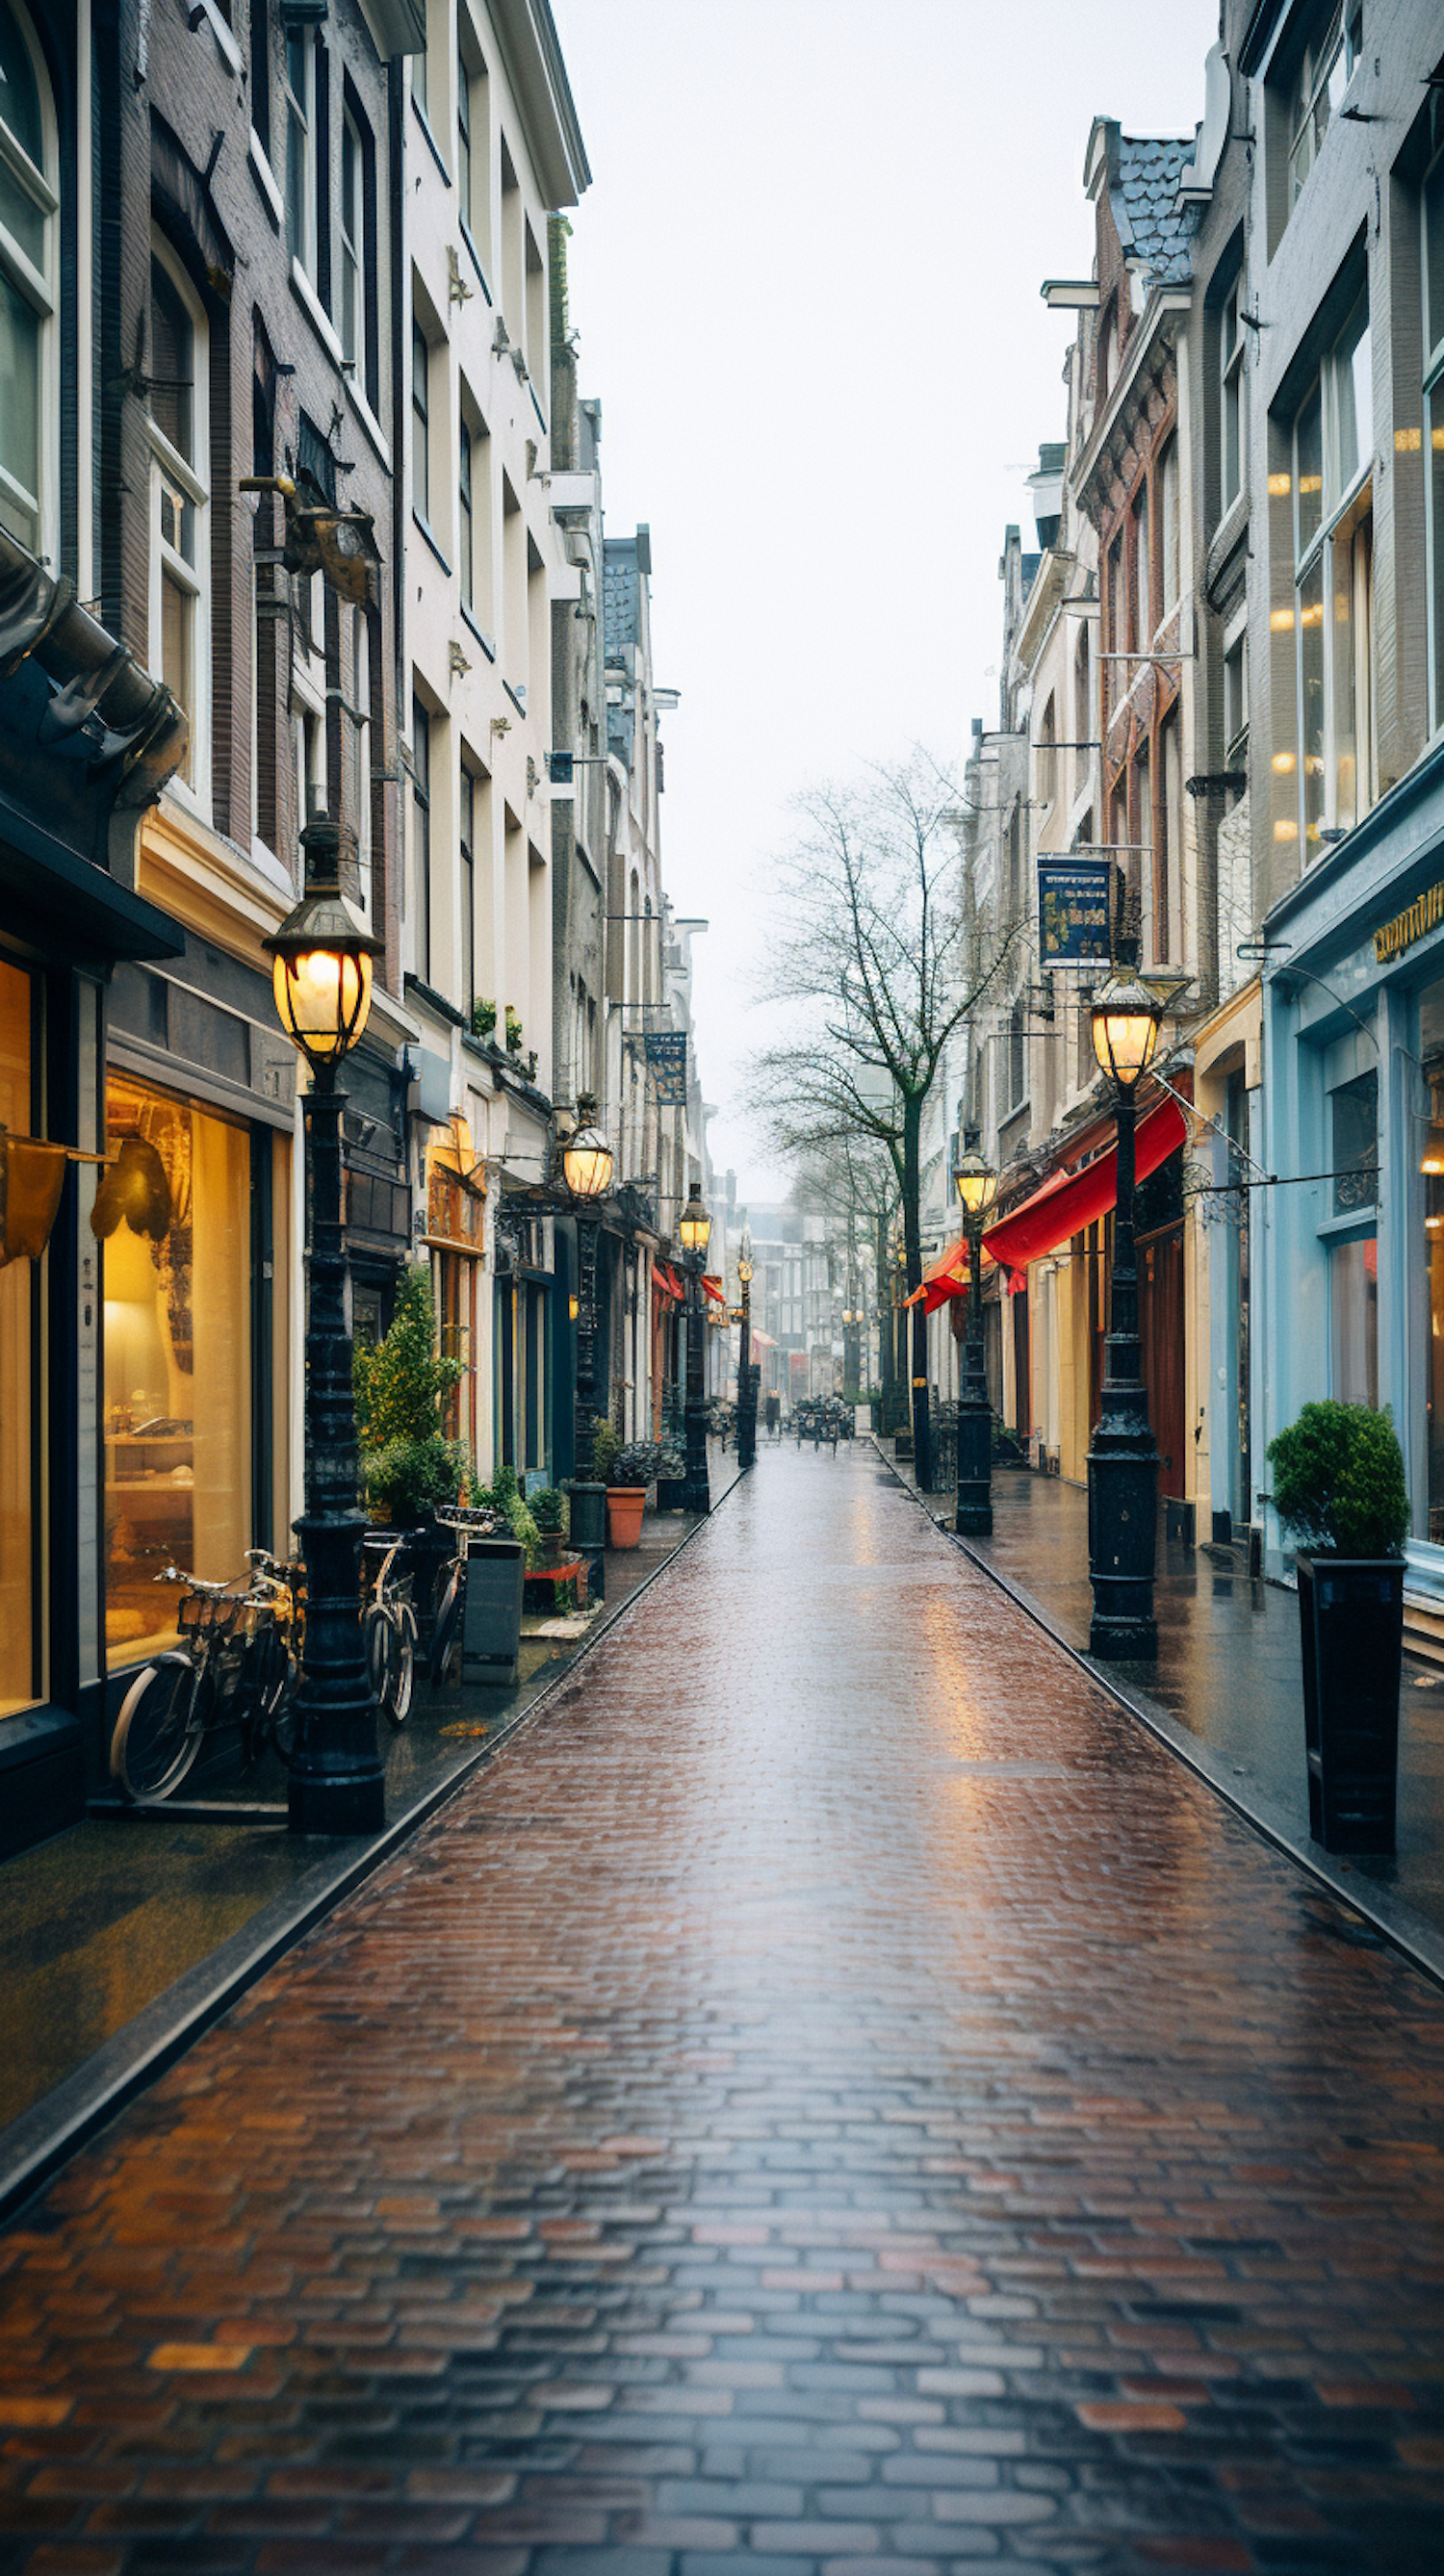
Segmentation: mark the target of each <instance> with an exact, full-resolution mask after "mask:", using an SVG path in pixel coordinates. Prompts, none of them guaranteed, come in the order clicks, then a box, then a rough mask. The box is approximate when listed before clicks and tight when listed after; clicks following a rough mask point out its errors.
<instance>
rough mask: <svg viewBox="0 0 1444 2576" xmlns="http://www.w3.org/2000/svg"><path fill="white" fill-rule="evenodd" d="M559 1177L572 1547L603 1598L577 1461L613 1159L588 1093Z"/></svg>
mask: <svg viewBox="0 0 1444 2576" xmlns="http://www.w3.org/2000/svg"><path fill="white" fill-rule="evenodd" d="M561 1161H562V1179H563V1181H564V1182H565V1184H566V1187H567V1189H568V1190H569V1191H570V1193H571V1195H572V1198H573V1199H574V1200H575V1202H576V1210H577V1299H576V1326H577V1363H576V1391H575V1396H574V1400H573V1406H572V1457H573V1463H574V1465H576V1466H577V1468H578V1473H577V1476H576V1477H575V1479H574V1481H573V1484H572V1492H571V1535H572V1544H573V1546H574V1547H575V1548H576V1549H577V1550H578V1551H579V1553H580V1554H581V1555H583V1556H584V1557H585V1558H586V1560H587V1593H588V1597H589V1598H590V1599H592V1600H601V1599H603V1598H604V1597H605V1584H606V1542H607V1522H606V1512H607V1496H606V1487H605V1485H598V1484H594V1483H593V1482H591V1480H590V1477H589V1476H588V1474H587V1473H586V1471H585V1470H584V1469H583V1468H582V1467H581V1464H580V1462H581V1461H582V1460H583V1459H584V1458H585V1457H586V1455H587V1452H588V1448H589V1444H590V1441H591V1438H592V1432H593V1426H594V1424H595V1422H596V1410H597V1407H596V1397H597V1217H596V1214H595V1211H596V1209H597V1207H598V1205H599V1204H600V1202H601V1201H602V1200H603V1199H604V1198H605V1197H606V1195H607V1192H608V1190H609V1189H610V1188H611V1186H612V1174H613V1172H614V1171H615V1169H616V1156H615V1154H614V1153H613V1151H612V1148H611V1145H610V1143H609V1142H608V1139H607V1136H606V1133H605V1131H604V1129H603V1128H602V1127H601V1126H600V1124H599V1123H598V1119H597V1104H596V1101H595V1100H594V1099H593V1097H592V1094H591V1093H590V1092H589V1091H582V1092H578V1094H577V1107H576V1125H575V1126H574V1127H573V1129H572V1132H571V1134H570V1135H569V1136H568V1138H567V1140H566V1142H565V1144H564V1145H563V1147H562V1157H561Z"/></svg>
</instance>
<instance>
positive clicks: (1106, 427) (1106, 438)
mask: <svg viewBox="0 0 1444 2576" xmlns="http://www.w3.org/2000/svg"><path fill="white" fill-rule="evenodd" d="M1192 302H1193V292H1192V289H1191V288H1190V287H1187V286H1155V287H1154V288H1153V289H1152V290H1151V292H1150V294H1149V298H1148V302H1147V303H1146V304H1145V306H1144V308H1143V312H1142V314H1141V315H1140V317H1139V322H1138V327H1137V329H1136V330H1135V331H1134V332H1133V333H1132V334H1131V336H1130V338H1129V341H1128V345H1127V347H1126V349H1125V350H1124V353H1123V365H1122V368H1121V370H1120V372H1119V377H1118V382H1117V384H1116V385H1115V386H1114V388H1113V391H1112V393H1111V394H1110V395H1109V397H1108V400H1107V402H1106V403H1105V405H1104V407H1103V414H1102V417H1101V419H1099V420H1097V421H1095V423H1094V425H1093V429H1092V432H1091V434H1090V436H1089V437H1088V439H1087V441H1086V443H1085V445H1084V446H1083V448H1082V450H1081V451H1080V453H1079V455H1078V458H1077V461H1076V463H1075V464H1074V467H1073V471H1072V475H1071V477H1070V480H1071V483H1072V487H1073V492H1074V495H1075V497H1076V499H1077V501H1078V504H1079V507H1080V508H1084V507H1086V503H1087V497H1088V495H1089V494H1090V492H1091V491H1092V490H1093V487H1094V481H1095V477H1096V475H1097V472H1098V468H1099V466H1100V465H1101V463H1102V462H1103V460H1104V458H1105V457H1106V456H1107V454H1108V452H1109V449H1110V448H1111V446H1112V444H1113V439H1114V435H1115V433H1116V432H1117V430H1118V429H1119V428H1120V427H1122V426H1123V425H1124V423H1125V422H1126V421H1127V419H1128V415H1129V413H1130V410H1131V408H1132V406H1133V403H1134V401H1135V399H1136V397H1137V393H1138V389H1139V386H1140V384H1141V383H1142V381H1143V378H1144V376H1145V374H1146V371H1147V368H1148V363H1149V361H1150V359H1151V358H1152V357H1153V355H1154V353H1155V351H1157V350H1158V349H1159V347H1160V345H1161V346H1162V348H1163V350H1164V351H1165V353H1166V352H1168V351H1171V350H1172V349H1173V347H1174V345H1175V343H1176V340H1177V337H1178V326H1179V323H1180V322H1181V320H1182V319H1183V316H1184V315H1185V314H1186V313H1187V312H1188V311H1189V310H1190V308H1191V305H1192Z"/></svg>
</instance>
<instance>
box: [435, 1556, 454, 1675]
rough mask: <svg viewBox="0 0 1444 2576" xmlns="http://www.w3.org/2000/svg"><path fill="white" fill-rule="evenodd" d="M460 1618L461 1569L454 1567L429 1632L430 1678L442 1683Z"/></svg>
mask: <svg viewBox="0 0 1444 2576" xmlns="http://www.w3.org/2000/svg"><path fill="white" fill-rule="evenodd" d="M460 1616H461V1567H460V1566H459V1565H454V1566H453V1567H452V1569H451V1574H450V1579H449V1581H448V1583H447V1586H446V1590H445V1591H444V1592H443V1594H442V1596H441V1603H440V1607H439V1608H438V1610H437V1613H436V1619H435V1623H434V1625H433V1627H432V1631H431V1678H432V1680H433V1681H434V1682H440V1681H444V1680H445V1678H446V1667H447V1665H448V1664H449V1663H450V1661H451V1651H452V1648H453V1646H454V1645H455V1643H456V1631H457V1624H458V1621H459V1619H460Z"/></svg>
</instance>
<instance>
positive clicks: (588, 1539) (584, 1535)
mask: <svg viewBox="0 0 1444 2576" xmlns="http://www.w3.org/2000/svg"><path fill="white" fill-rule="evenodd" d="M620 1446H621V1443H620V1442H619V1440H618V1438H617V1435H616V1433H615V1431H614V1430H613V1428H612V1426H611V1424H610V1422H609V1421H608V1420H607V1417H606V1415H605V1414H604V1413H603V1414H599V1415H598V1416H597V1419H596V1421H595V1422H594V1424H593V1425H592V1436H591V1439H590V1441H589V1442H587V1443H586V1445H585V1448H584V1451H583V1454H582V1456H581V1457H579V1459H578V1461H577V1464H578V1467H579V1468H580V1471H581V1472H580V1474H578V1475H576V1476H574V1477H573V1478H572V1482H571V1486H570V1489H569V1490H570V1494H571V1507H572V1508H571V1531H572V1542H573V1545H574V1546H576V1547H605V1545H606V1543H607V1486H608V1484H609V1483H610V1481H611V1469H612V1460H613V1459H614V1458H615V1456H616V1454H617V1451H618V1449H619V1447H620Z"/></svg>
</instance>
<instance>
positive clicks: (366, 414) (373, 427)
mask: <svg viewBox="0 0 1444 2576" xmlns="http://www.w3.org/2000/svg"><path fill="white" fill-rule="evenodd" d="M346 396H347V400H348V401H349V403H350V405H351V409H352V410H353V411H354V413H355V414H356V417H357V419H358V420H359V422H360V424H361V427H362V429H363V430H364V431H365V433H366V436H367V438H368V439H369V440H370V442H371V445H372V446H373V447H374V449H375V450H376V454H377V456H378V457H379V459H380V461H381V463H382V464H383V465H384V466H385V468H386V471H387V473H388V474H389V473H390V471H391V449H390V447H389V446H388V444H387V440H386V433H385V431H384V430H383V428H382V426H381V423H380V421H379V420H378V419H377V417H376V414H375V413H374V411H373V410H372V408H371V405H370V404H369V402H368V401H367V399H366V397H365V395H364V394H363V392H362V391H361V388H360V386H359V385H358V384H357V382H356V380H355V377H354V376H348V377H347V379H346Z"/></svg>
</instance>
